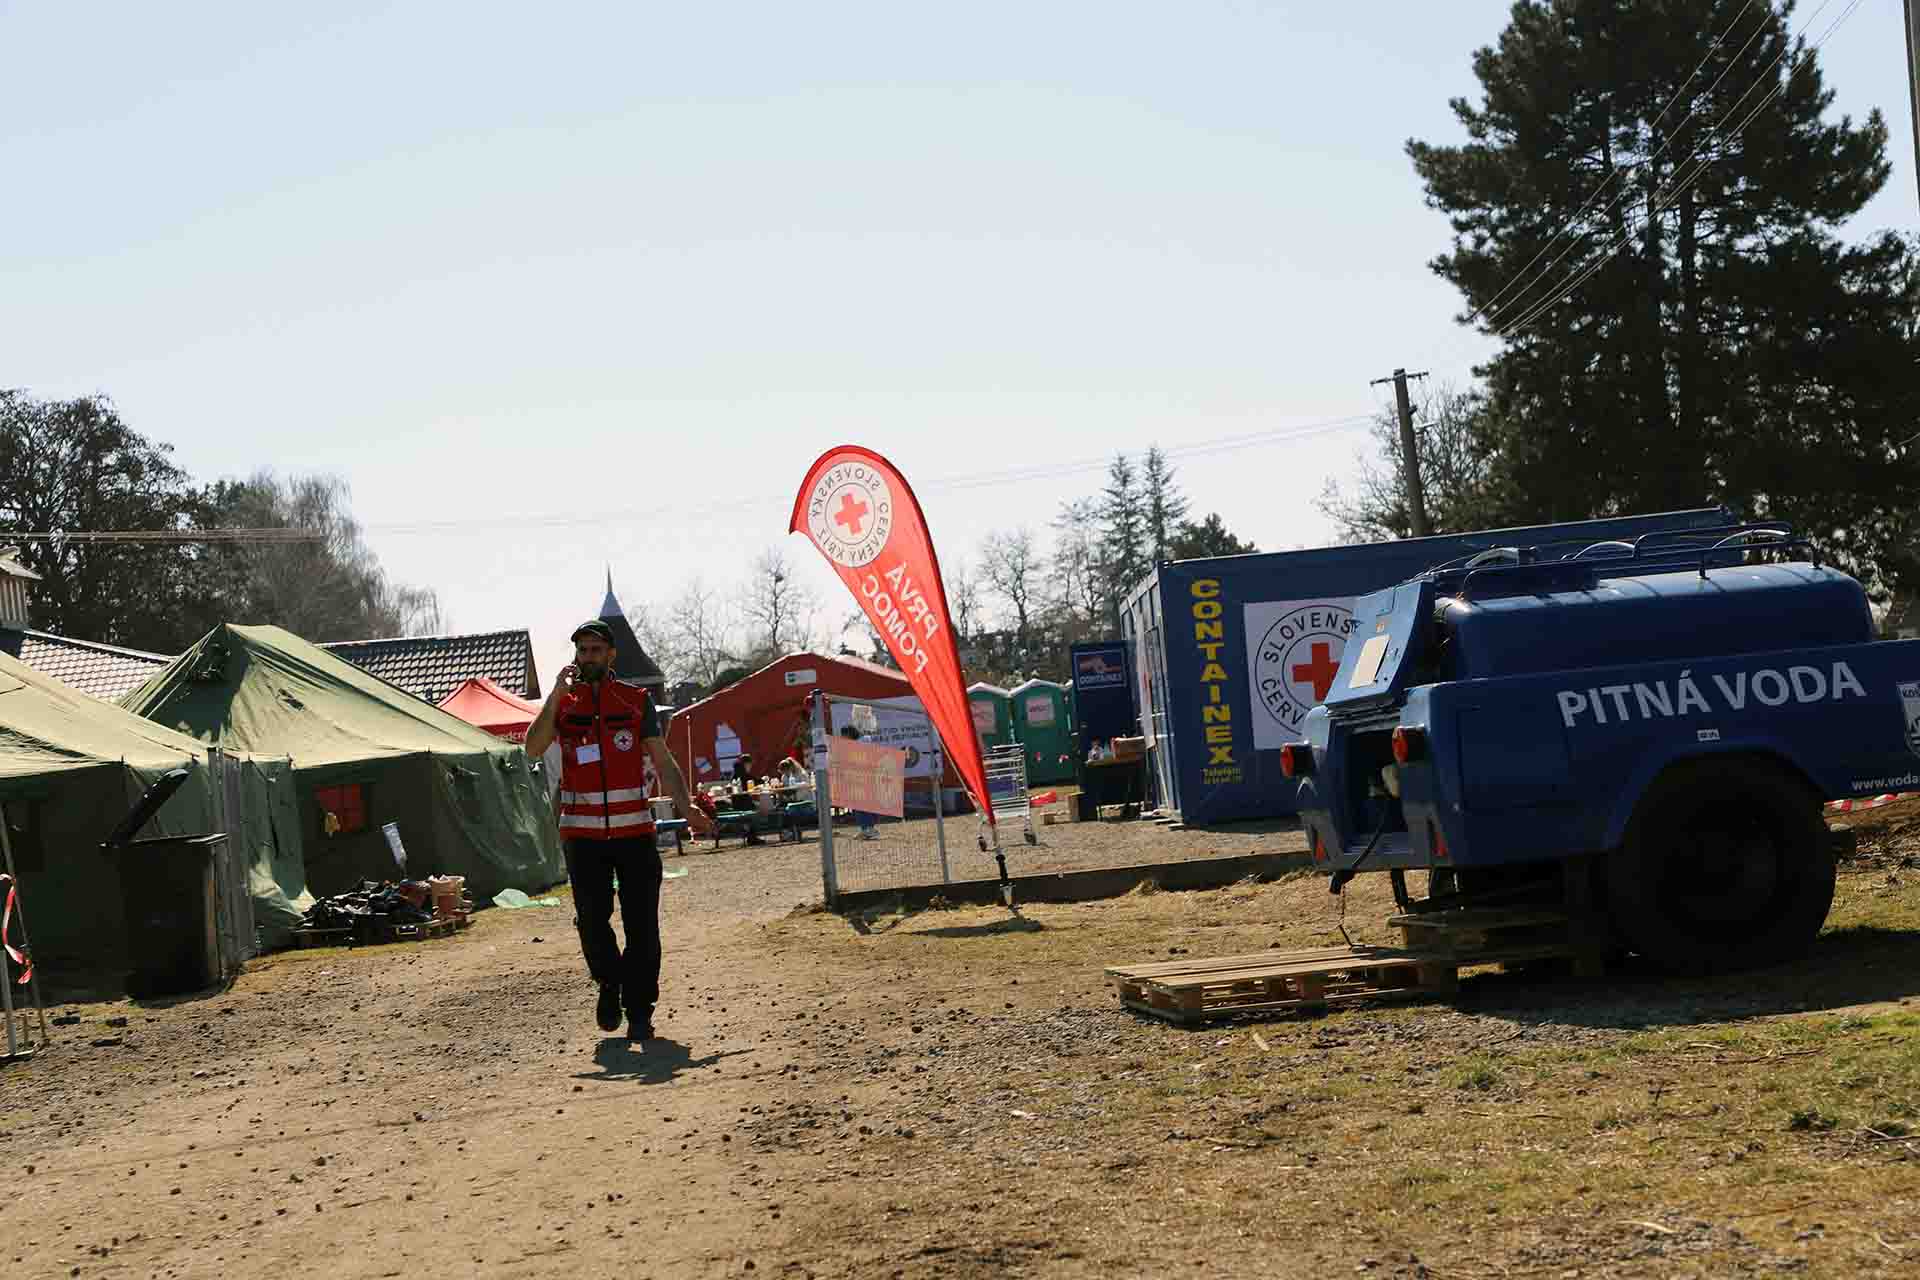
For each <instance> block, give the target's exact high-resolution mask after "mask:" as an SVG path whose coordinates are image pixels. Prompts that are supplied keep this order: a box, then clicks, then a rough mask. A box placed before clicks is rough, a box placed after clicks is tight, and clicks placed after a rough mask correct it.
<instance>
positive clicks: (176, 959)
mask: <svg viewBox="0 0 1920 1280" xmlns="http://www.w3.org/2000/svg"><path fill="white" fill-rule="evenodd" d="M192 774H193V771H192V770H190V769H174V770H172V771H170V772H168V773H163V774H161V775H160V776H159V777H158V778H156V779H154V781H153V785H151V786H149V787H148V788H147V791H146V794H145V795H143V796H141V797H140V800H139V802H138V803H137V804H135V805H134V806H133V808H132V809H131V810H130V811H129V812H128V813H127V816H126V817H125V818H123V819H121V822H120V825H119V826H117V827H115V828H114V829H113V834H112V835H110V836H108V837H107V840H106V842H105V843H104V844H103V845H101V848H103V849H105V850H106V851H107V852H108V853H109V854H110V855H112V856H113V858H114V861H115V862H116V863H117V864H118V866H119V869H120V900H121V904H122V906H123V907H124V909H125V912H126V919H127V957H128V959H129V960H130V961H131V966H130V968H129V971H128V973H127V994H128V995H131V996H136V997H146V996H168V995H179V994H181V993H183V992H188V991H200V990H203V989H204V988H206V987H209V986H212V985H213V984H214V983H215V982H216V981H218V980H219V978H220V976H221V964H220V931H219V916H218V913H217V911H216V909H215V906H214V903H215V899H216V896H217V894H218V887H217V885H216V884H215V882H214V868H213V854H214V850H215V849H216V848H218V847H219V845H220V843H221V842H222V841H224V840H225V839H226V838H227V836H226V833H225V832H214V833H211V834H208V835H202V836H150V837H148V838H146V839H144V840H137V839H135V838H134V833H135V832H136V831H138V830H140V829H141V828H142V827H144V826H146V825H147V823H148V822H149V821H150V820H151V819H152V818H153V815H154V814H156V813H158V812H159V811H160V806H161V805H163V804H165V803H166V802H167V801H168V799H170V798H171V797H172V795H173V793H174V792H176V791H178V790H179V789H180V786H181V784H182V783H184V782H185V781H186V780H187V779H188V778H189V777H191V776H192Z"/></svg>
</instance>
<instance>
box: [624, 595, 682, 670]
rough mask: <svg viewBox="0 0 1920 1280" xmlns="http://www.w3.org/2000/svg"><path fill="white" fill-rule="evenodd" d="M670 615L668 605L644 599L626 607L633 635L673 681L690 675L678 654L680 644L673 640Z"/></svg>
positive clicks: (656, 664)
mask: <svg viewBox="0 0 1920 1280" xmlns="http://www.w3.org/2000/svg"><path fill="white" fill-rule="evenodd" d="M670 617H671V610H670V609H666V608H663V607H661V606H660V605H656V604H647V603H644V602H643V603H641V604H637V605H634V606H633V607H632V608H630V609H628V610H627V624H628V625H629V626H631V627H632V628H633V635H634V639H636V640H638V641H639V642H640V647H641V648H642V649H644V650H646V654H647V656H648V657H649V658H652V659H653V661H654V665H655V666H657V667H659V668H660V673H661V674H662V675H664V676H665V677H666V678H667V683H668V684H670V685H672V684H678V683H680V682H681V681H683V680H687V679H691V676H690V675H689V674H688V672H687V664H686V662H685V661H684V660H683V659H682V658H681V656H680V646H679V645H678V644H676V643H675V642H674V638H673V629H672V627H671V625H670Z"/></svg>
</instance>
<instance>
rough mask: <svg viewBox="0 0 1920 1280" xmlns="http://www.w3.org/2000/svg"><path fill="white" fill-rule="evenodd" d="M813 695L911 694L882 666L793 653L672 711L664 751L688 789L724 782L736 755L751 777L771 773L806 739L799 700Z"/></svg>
mask: <svg viewBox="0 0 1920 1280" xmlns="http://www.w3.org/2000/svg"><path fill="white" fill-rule="evenodd" d="M815 691H819V692H824V693H826V694H827V695H828V696H832V695H834V694H839V695H840V696H842V697H847V698H907V697H912V696H913V686H912V685H911V684H910V683H908V681H907V678H906V677H905V676H903V675H901V674H900V673H899V672H898V671H894V670H892V669H890V668H887V667H882V666H878V665H876V664H874V663H871V662H866V661H863V660H861V659H859V658H828V657H823V656H821V655H820V654H817V653H797V654H794V655H792V656H791V657H786V658H782V659H780V660H779V661H778V662H776V663H774V664H773V665H772V666H770V667H762V668H761V669H760V670H758V671H756V672H754V673H753V674H752V675H750V676H748V677H747V678H746V679H744V680H741V681H739V682H738V683H736V684H731V685H728V686H727V687H726V688H724V689H722V690H721V691H720V692H718V693H716V694H714V695H713V696H712V697H711V698H706V699H703V700H701V701H699V702H696V703H694V704H693V705H692V706H690V707H683V708H681V709H680V710H678V711H676V712H674V713H673V720H672V721H671V723H669V724H668V726H667V745H668V746H669V747H671V748H672V749H673V755H674V759H676V760H678V761H679V762H680V769H681V772H683V773H685V774H686V775H687V779H688V781H690V782H692V783H693V784H694V785H696V786H697V785H699V784H700V783H703V782H719V781H722V780H723V779H726V778H730V777H732V776H733V762H734V760H735V759H736V758H738V756H739V755H740V753H741V752H743V751H745V752H750V753H751V754H752V755H753V771H754V774H755V775H756V776H764V775H767V774H771V773H772V772H774V770H776V769H777V768H779V765H780V761H781V759H782V758H783V757H785V756H786V754H787V752H788V751H790V750H792V749H793V747H794V745H795V744H796V743H797V742H801V741H811V740H812V733H811V730H810V727H809V725H808V722H807V718H806V717H807V695H808V694H810V693H813V692H815Z"/></svg>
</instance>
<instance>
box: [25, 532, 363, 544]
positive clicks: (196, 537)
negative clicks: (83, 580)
mask: <svg viewBox="0 0 1920 1280" xmlns="http://www.w3.org/2000/svg"><path fill="white" fill-rule="evenodd" d="M326 540H327V535H326V534H325V533H322V532H320V531H319V530H316V529H112V530H93V531H85V532H81V531H75V532H66V531H62V530H56V531H54V532H52V533H3V534H0V543H6V542H53V543H62V542H82V543H124V542H143V543H159V544H163V545H168V546H189V545H192V544H195V543H206V544H208V545H212V546H239V545H245V546H252V545H256V544H260V545H281V544H301V543H309V542H325V541H326Z"/></svg>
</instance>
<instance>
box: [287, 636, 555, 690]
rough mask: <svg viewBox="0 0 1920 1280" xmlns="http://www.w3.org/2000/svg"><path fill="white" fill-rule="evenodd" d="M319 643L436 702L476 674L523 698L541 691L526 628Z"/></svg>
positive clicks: (357, 665)
mask: <svg viewBox="0 0 1920 1280" xmlns="http://www.w3.org/2000/svg"><path fill="white" fill-rule="evenodd" d="M320 647H321V648H322V649H325V650H327V651H328V652H329V653H333V654H336V655H338V656H339V657H342V658H345V659H346V660H347V661H348V662H351V663H352V664H353V665H354V666H356V667H359V668H361V669H362V670H364V671H369V672H371V673H373V674H374V675H376V676H379V677H380V678H381V679H382V680H385V681H386V682H387V683H388V684H392V685H398V686H399V687H400V688H402V689H405V690H406V691H407V692H408V693H410V694H412V695H413V696H414V697H416V698H422V699H425V700H426V701H428V702H433V703H438V702H439V701H440V700H441V699H442V698H444V697H446V696H447V695H448V694H450V693H452V692H453V691H454V690H455V689H457V688H459V687H460V685H461V684H462V683H463V682H464V681H466V680H468V679H470V678H472V677H474V676H485V677H486V678H487V679H489V680H491V681H493V682H494V683H495V684H497V685H499V686H500V687H501V688H502V689H505V690H507V691H508V692H509V693H515V694H518V695H520V696H521V697H523V698H538V697H539V696H540V684H539V677H538V676H537V675H535V674H534V673H533V638H532V637H531V636H530V635H528V634H527V633H526V632H525V631H488V632H485V633H484V634H481V635H472V636H404V637H400V638H398V639H393V640H340V641H335V642H334V643H333V644H323V645H321V646H320Z"/></svg>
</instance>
